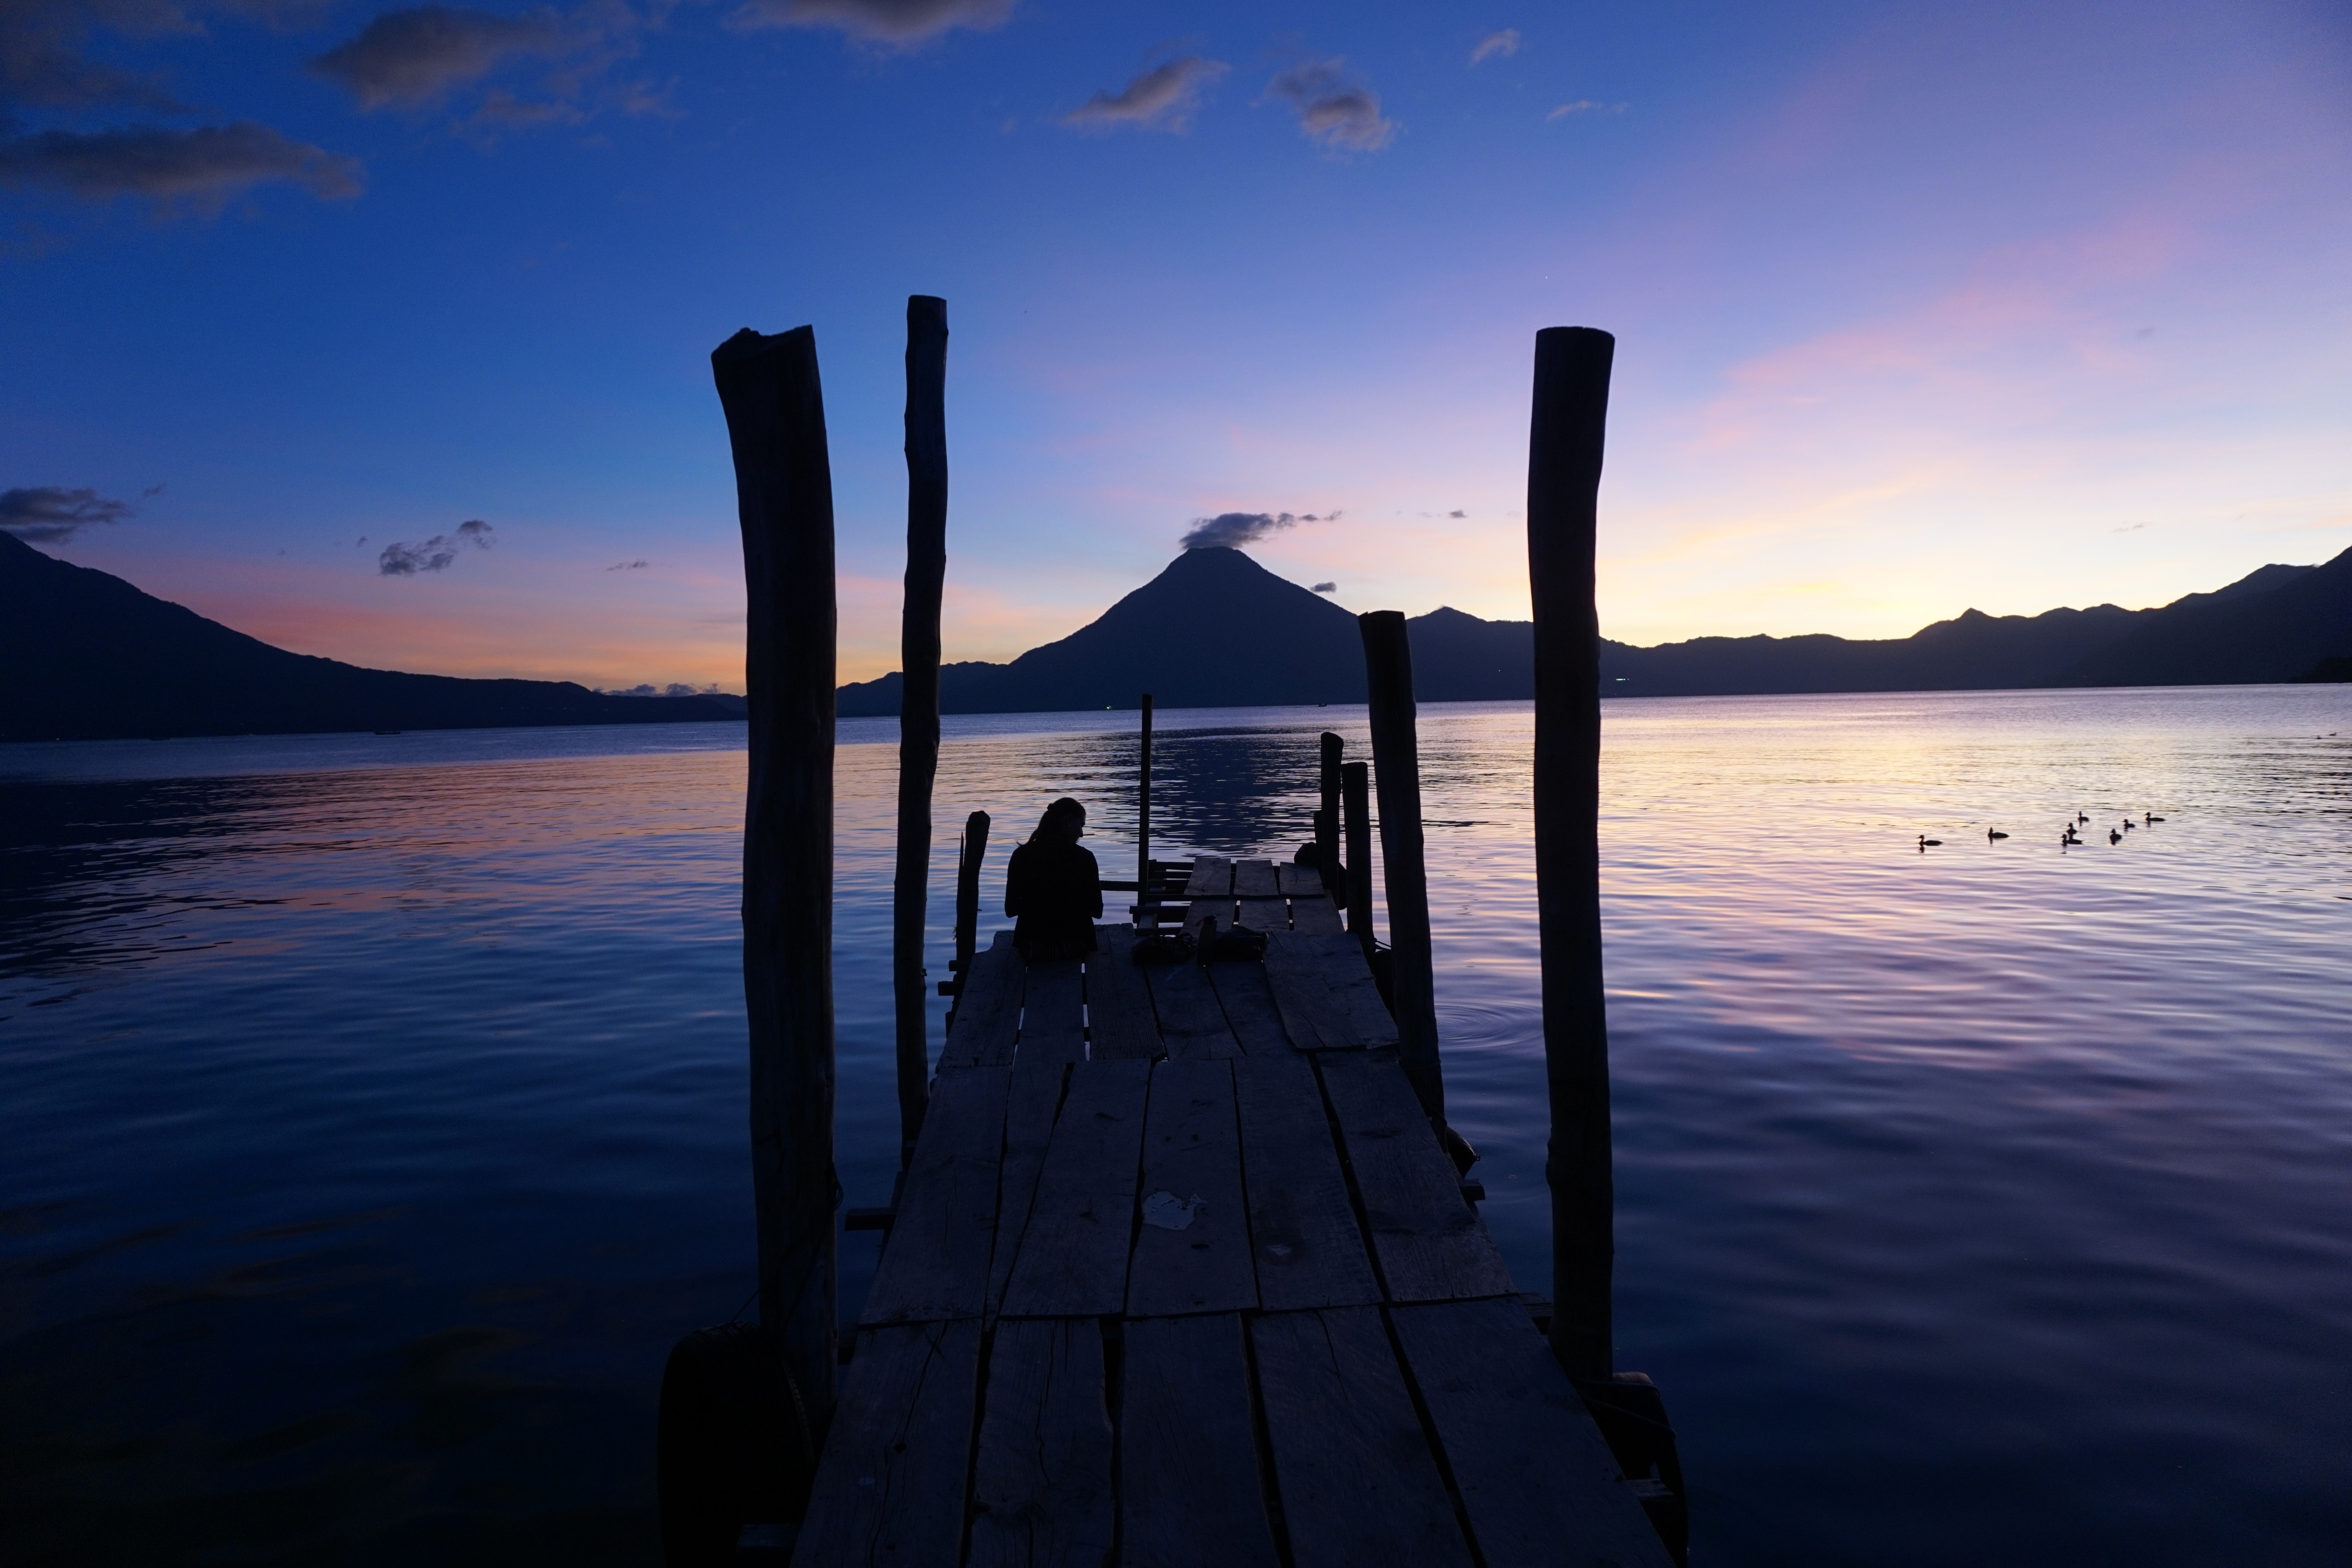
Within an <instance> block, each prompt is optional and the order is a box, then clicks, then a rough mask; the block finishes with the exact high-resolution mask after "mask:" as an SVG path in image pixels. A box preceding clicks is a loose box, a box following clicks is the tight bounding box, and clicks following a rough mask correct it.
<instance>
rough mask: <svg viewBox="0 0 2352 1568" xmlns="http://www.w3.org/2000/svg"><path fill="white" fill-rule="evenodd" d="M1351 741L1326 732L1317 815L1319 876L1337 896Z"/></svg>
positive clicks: (1316, 831) (1317, 869)
mask: <svg viewBox="0 0 2352 1568" xmlns="http://www.w3.org/2000/svg"><path fill="white" fill-rule="evenodd" d="M1347 745H1348V742H1345V741H1343V740H1341V739H1340V738H1339V736H1337V735H1335V734H1333V733H1331V731H1328V730H1326V731H1323V773H1322V777H1321V779H1320V781H1319V782H1320V784H1321V786H1322V787H1321V795H1322V805H1321V806H1320V808H1319V809H1318V810H1317V812H1316V813H1315V858H1316V860H1317V861H1318V865H1317V866H1316V868H1315V869H1316V873H1317V875H1318V876H1320V877H1321V878H1322V879H1323V888H1324V890H1325V891H1326V892H1328V893H1330V894H1332V895H1333V896H1334V897H1335V898H1336V897H1337V895H1338V893H1339V880H1338V879H1337V878H1335V877H1334V876H1333V875H1332V873H1333V872H1334V871H1335V870H1336V869H1338V868H1339V770H1340V768H1341V767H1342V766H1344V765H1345V764H1344V763H1342V762H1341V761H1340V759H1341V757H1342V756H1343V755H1344V754H1345V752H1346V750H1347Z"/></svg>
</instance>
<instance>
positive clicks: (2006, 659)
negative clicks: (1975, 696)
mask: <svg viewBox="0 0 2352 1568" xmlns="http://www.w3.org/2000/svg"><path fill="white" fill-rule="evenodd" d="M2347 604H2352V551H2347V552H2344V553H2343V554H2341V555H2338V556H2337V557H2336V559H2335V560H2333V561H2330V562H2329V563H2327V564H2326V565H2325V566H2285V565H2270V566H2264V567H2262V568H2260V569H2258V570H2256V571H2254V572H2252V573H2250V574H2247V575H2246V576H2244V577H2242V578H2240V579H2239V580H2238V581H2236V582H2234V583H2232V584H2230V585H2229V586H2227V587H2225V588H2221V589H2217V590H2215V591H2214V592H2212V593H2210V594H2191V595H2187V596H2186V597H2184V598H2180V599H2177V600H2175V601H2173V602H2172V603H2171V604H2169V605H2164V606H2163V607H2161V608H2158V609H2148V610H2126V609H2123V608H2121V607H2119V606H2117V605H2094V606H2092V607H2091V608H2089V609H2079V610H2078V609H2056V610H2047V611H2044V612H2043V613H2042V614H2041V615H2038V616H1988V615H1986V614H1984V613H1983V612H1982V611H1980V610H1968V611H1965V612H1963V613H1962V614H1960V615H1958V616H1954V617H1953V618H1952V619H1950V620H1947V621H1937V622H1936V623H1934V624H1933V625H1931V626H1922V627H1921V628H1920V629H1919V630H1917V631H1916V632H1914V633H1912V634H1911V635H1910V636H1909V637H1885V638H1854V637H1830V636H1826V635H1811V636H1803V637H1760V636H1759V637H1694V638H1692V639H1690V640H1689V641H1686V642H1676V643H1661V644H1658V645H1657V646H1655V647H1634V646H1633V645H1632V644H1628V643H1621V642H1612V641H1611V640H1609V639H1608V638H1606V637H1604V638H1602V639H1601V693H1602V695H1604V696H1610V697H1714V696H1744V695H1763V694H1768V693H1784V694H1794V693H1806V692H1832V691H1983V690H2001V689H2011V688H2022V687H2037V686H2044V687H2046V686H2167V685H2210V684H2216V683H2232V682H2249V681H2251V682H2262V681H2285V680H2293V679H2297V678H2298V677H2300V676H2302V675H2303V674H2304V673H2305V671H2307V670H2311V669H2314V668H2315V667H2316V663H2317V661H2318V660H2320V659H2323V658H2326V657H2328V656H2330V655H2334V654H2340V653H2343V652H2345V651H2346V650H2347V649H2352V613H2347ZM1405 626H1406V628H1407V631H1408V634H1409V636H1410V637H1411V640H1412V665H1413V670H1412V673H1413V694H1414V696H1415V697H1416V698H1417V699H1418V700H1421V701H1423V702H1475V701H1495V700H1526V699H1528V698H1531V697H1533V696H1534V695H1535V673H1534V657H1535V627H1534V625H1533V623H1531V622H1528V621H1489V620H1484V619H1482V618H1480V617H1479V616H1472V615H1466V614H1465V613H1464V612H1462V611H1460V610H1456V609H1454V608H1451V607H1450V606H1444V605H1441V606H1440V607H1439V608H1437V609H1435V610H1433V611H1431V612H1430V613H1429V614H1427V615H1425V616H1412V617H1411V618H1409V619H1408V620H1407V621H1406V622H1405ZM1146 690H1149V691H1150V692H1151V693H1152V694H1153V698H1154V700H1156V701H1157V702H1159V703H1160V705H1161V706H1162V707H1169V708H1195V707H1249V706H1255V705H1260V704H1287V703H1309V702H1361V701H1362V700H1364V673H1363V644H1362V641H1361V639H1360V635H1359V633H1358V631H1357V629H1356V618H1355V616H1351V615H1349V613H1348V612H1347V611H1345V610H1343V609H1341V608H1340V607H1339V605H1334V604H1332V603H1330V602H1329V601H1328V600H1327V599H1324V598H1322V597H1320V596H1319V595H1315V594H1312V593H1309V592H1308V591H1307V589H1305V588H1302V587H1300V586H1299V585H1298V584H1296V583H1291V582H1286V581H1285V580H1284V579H1282V578H1280V577H1277V576H1276V575H1275V574H1273V573H1271V572H1268V571H1266V570H1265V568H1264V567H1262V566H1260V565H1258V564H1257V563H1255V561H1252V560H1250V559H1249V557H1247V556H1246V555H1244V554H1243V553H1242V552H1240V551H1238V550H1232V549H1225V548H1206V549H1200V550H1190V551H1187V552H1184V553H1183V554H1181V555H1179V556H1178V557H1177V558H1176V559H1175V560H1174V561H1172V562H1171V563H1169V565H1168V566H1167V568H1166V569H1165V570H1163V571H1162V572H1161V573H1160V575H1158V576H1157V577H1154V578H1153V579H1152V580H1151V581H1150V582H1149V583H1147V584H1144V585H1143V586H1142V587H1140V588H1138V589H1137V590H1136V591H1135V592H1134V593H1132V594H1129V595H1127V596H1126V597H1125V598H1123V599H1121V600H1120V601H1119V602H1118V604H1116V605H1112V606H1111V607H1110V608H1109V609H1108V610H1107V611H1105V612H1104V613H1103V615H1102V616H1101V617H1100V618H1099V619H1097V620H1096V621H1094V622H1092V623H1090V624H1089V625H1087V626H1083V627H1081V628H1080V629H1078V630H1077V631H1076V632H1073V633H1071V634H1070V635H1069V636H1068V637H1064V638H1062V639H1061V640H1059V641H1058V642H1051V643H1047V644H1045V646H1044V647H1037V648H1033V649H1031V650H1030V651H1029V652H1027V653H1024V654H1023V655H1022V656H1021V657H1020V658H1016V659H1014V660H1013V662H1012V663H1010V664H981V663H970V664H951V665H949V666H947V667H945V668H943V669H942V670H941V672H940V710H941V711H942V712H947V713H1024V712H1055V711H1072V710H1082V709H1102V708H1132V707H1134V706H1135V705H1136V701H1137V697H1138V694H1139V693H1140V692H1143V691H1146ZM840 702H841V707H840V711H841V713H842V715H843V716H844V717H845V718H848V717H857V716H888V715H894V714H896V713H897V712H898V675H897V674H896V673H892V674H890V675H886V676H884V677H882V678H881V679H878V680H869V681H863V682H859V683H857V684H855V685H850V686H845V687H843V688H842V689H841V697H840Z"/></svg>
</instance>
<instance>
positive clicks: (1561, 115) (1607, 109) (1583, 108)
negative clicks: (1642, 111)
mask: <svg viewBox="0 0 2352 1568" xmlns="http://www.w3.org/2000/svg"><path fill="white" fill-rule="evenodd" d="M1631 108H1633V105H1632V104H1630V103H1603V102H1601V100H1598V99H1593V98H1580V99H1578V100H1576V101H1575V102H1573V103H1563V104H1561V105H1560V106H1559V108H1558V109H1555V110H1552V111H1551V112H1550V113H1549V114H1547V115H1545V116H1544V119H1545V121H1548V122H1549V121H1554V120H1566V119H1567V118H1568V117H1569V116H1570V115H1571V114H1622V113H1624V112H1625V111H1626V110H1629V109H1631Z"/></svg>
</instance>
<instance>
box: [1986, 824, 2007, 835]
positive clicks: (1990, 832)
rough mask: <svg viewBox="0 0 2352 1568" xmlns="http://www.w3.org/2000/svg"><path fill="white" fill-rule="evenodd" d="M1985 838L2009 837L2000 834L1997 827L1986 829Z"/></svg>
mask: <svg viewBox="0 0 2352 1568" xmlns="http://www.w3.org/2000/svg"><path fill="white" fill-rule="evenodd" d="M1985 837H1987V838H2006V837H2009V835H2008V834H2006V833H2003V832H2002V831H2001V830H2000V828H1998V827H1988V828H1986V829H1985Z"/></svg>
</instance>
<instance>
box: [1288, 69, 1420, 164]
mask: <svg viewBox="0 0 2352 1568" xmlns="http://www.w3.org/2000/svg"><path fill="white" fill-rule="evenodd" d="M1265 95H1266V97H1268V98H1279V99H1282V100H1285V101H1286V102H1287V103H1289V105H1290V106H1291V107H1292V108H1293V109H1295V110H1297V111H1298V131H1299V134H1301V135H1303V136H1305V137H1307V139H1308V140H1309V141H1313V142H1321V143H1323V145H1324V146H1326V147H1328V148H1330V149H1332V150H1333V151H1335V152H1349V153H1377V152H1379V151H1380V150H1381V148H1383V147H1385V146H1387V145H1388V144H1389V142H1391V141H1392V140H1394V139H1395V136H1396V132H1397V124H1396V121H1393V120H1389V119H1385V118H1383V117H1382V115H1381V98H1380V94H1378V93H1376V92H1374V91H1373V90H1372V89H1370V88H1369V87H1367V86H1365V85H1364V84H1363V83H1362V82H1361V81H1360V80H1359V79H1357V78H1356V76H1355V75H1354V73H1353V72H1351V71H1349V69H1348V62H1347V61H1345V60H1343V59H1339V58H1332V59H1328V60H1305V61H1301V62H1300V63H1299V64H1297V65H1295V66H1293V67H1291V68H1289V69H1288V70H1286V71H1282V72H1280V73H1278V74H1277V75H1276V77H1275V79H1273V80H1272V81H1270V82H1268V83H1266V84H1265Z"/></svg>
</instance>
